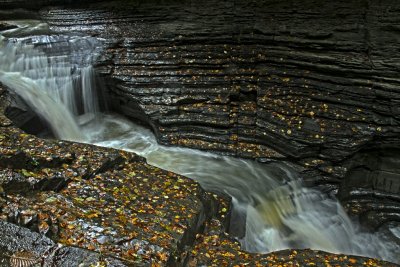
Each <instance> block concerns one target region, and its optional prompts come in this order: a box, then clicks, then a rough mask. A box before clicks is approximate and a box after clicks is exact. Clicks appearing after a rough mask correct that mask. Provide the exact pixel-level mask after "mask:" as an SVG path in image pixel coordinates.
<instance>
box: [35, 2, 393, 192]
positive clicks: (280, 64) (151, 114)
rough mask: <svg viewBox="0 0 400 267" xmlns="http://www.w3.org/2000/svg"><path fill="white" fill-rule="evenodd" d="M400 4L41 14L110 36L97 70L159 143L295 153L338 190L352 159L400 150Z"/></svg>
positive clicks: (64, 28)
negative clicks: (371, 151)
mask: <svg viewBox="0 0 400 267" xmlns="http://www.w3.org/2000/svg"><path fill="white" fill-rule="evenodd" d="M210 7H212V10H211V9H210ZM399 10H400V6H399V3H398V2H397V1H394V0H391V1H385V2H382V1H380V2H376V1H368V0H366V1H344V0H343V1H342V0H340V1H334V2H330V3H323V4H322V5H321V4H320V3H318V2H317V1H315V0H307V1H302V2H301V3H297V2H296V1H289V2H285V3H281V2H277V1H272V0H264V1H247V0H246V1H244V0H243V1H242V0H235V1H213V0H208V1H201V2H198V1H186V2H181V1H166V2H162V3H158V2H157V4H155V2H153V1H129V2H125V1H124V2H120V1H111V2H104V3H97V4H96V5H88V6H86V7H75V8H68V9H66V8H56V7H53V8H48V9H43V10H42V11H41V16H42V18H44V19H46V21H47V22H48V23H49V24H50V27H51V29H52V30H54V31H56V32H61V33H67V32H71V31H74V30H75V31H79V32H84V33H87V34H92V35H96V36H101V37H104V38H105V39H106V43H107V45H108V48H107V49H106V52H105V53H104V54H103V55H102V57H101V58H100V59H99V61H98V64H97V66H98V70H99V71H100V72H101V73H102V74H103V75H104V76H106V77H107V78H110V79H109V81H108V83H109V85H110V86H109V94H108V95H109V100H110V103H111V107H112V108H113V109H114V110H116V111H118V112H120V113H123V114H125V115H127V116H129V117H132V118H135V119H139V120H142V121H143V122H144V123H146V124H148V125H150V126H151V127H152V129H153V130H154V132H155V133H156V135H157V137H158V139H159V141H160V142H161V143H163V144H173V145H181V146H188V147H194V148H200V149H206V150H214V151H218V152H221V153H225V154H230V155H235V156H240V157H248V158H257V159H259V160H265V159H282V158H286V159H289V160H294V161H296V162H297V163H299V164H300V165H302V166H303V167H304V168H305V170H308V171H311V173H309V175H308V177H311V181H310V182H314V183H318V184H324V185H325V187H326V188H328V189H329V188H330V189H329V190H334V191H335V190H337V188H338V187H337V186H338V184H339V183H340V181H338V180H336V181H335V180H334V179H332V177H335V176H336V177H337V179H339V180H340V179H341V178H343V176H344V173H345V171H344V172H343V171H341V170H340V169H336V168H335V167H336V166H337V165H338V164H340V163H341V162H342V161H343V160H345V159H347V158H349V157H351V156H352V155H353V154H354V153H355V152H357V151H358V150H360V149H362V148H365V147H367V146H370V145H375V144H381V145H384V144H387V145H396V146H399V138H398V137H399V136H400V135H399V129H400V128H399V114H400V113H399V108H398V106H399V103H400V93H399V89H398V88H399V86H400V81H399V79H398V77H397V76H398V75H397V74H398V70H399V66H398V63H397V62H398V61H399V58H398V57H399V56H398V55H397V54H398V53H396V51H397V50H398V47H399V45H398V42H397V37H398V31H397V29H396V26H394V25H396V24H397V23H398V18H399V16H398V12H399ZM305 174H308V172H305ZM315 174H317V175H315ZM315 176H326V177H328V176H329V177H330V178H320V179H316V178H315ZM313 177H314V178H313ZM316 180H317V181H316Z"/></svg>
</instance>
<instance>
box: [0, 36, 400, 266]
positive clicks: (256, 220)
mask: <svg viewBox="0 0 400 267" xmlns="http://www.w3.org/2000/svg"><path fill="white" fill-rule="evenodd" d="M0 42H1V41H0ZM77 70H78V71H77ZM93 74H94V73H93V69H92V68H91V67H90V66H85V67H82V68H78V69H77V66H76V65H73V64H71V63H69V61H68V59H66V58H65V57H63V56H52V57H48V56H46V54H45V53H44V52H43V51H42V50H39V49H37V48H35V46H34V45H33V44H25V43H20V42H11V41H2V43H0V82H2V83H4V84H5V85H7V86H8V87H9V88H10V89H11V90H14V91H15V92H16V93H17V94H19V95H20V96H21V97H22V98H23V99H24V100H25V101H26V102H27V103H28V105H30V106H31V107H32V109H34V110H35V112H37V113H38V114H40V116H42V117H43V119H45V120H46V121H47V122H48V123H49V124H50V126H51V128H52V129H53V131H54V132H55V134H56V135H57V137H58V138H61V139H68V140H75V141H85V140H86V142H89V143H94V144H96V145H99V146H106V147H114V148H118V149H123V150H127V151H132V152H135V153H137V154H139V155H142V156H144V157H146V158H147V161H148V162H149V163H150V164H153V165H156V166H158V167H161V168H163V169H167V170H170V171H173V172H176V173H179V174H182V175H185V176H188V177H191V178H193V179H195V180H197V181H198V182H199V183H200V184H201V185H202V186H203V187H204V188H206V189H208V190H212V191H219V192H225V193H227V194H229V195H230V196H232V198H233V203H234V218H235V220H236V221H239V220H241V221H243V222H244V221H245V231H244V233H243V235H241V236H240V241H241V243H242V246H243V248H244V249H246V250H248V251H253V252H268V251H274V250H280V249H285V248H313V249H320V250H325V251H330V252H343V253H347V254H357V255H365V256H369V257H377V258H381V259H385V260H389V261H393V262H400V259H399V255H398V253H397V251H399V248H398V247H396V246H395V245H394V244H391V243H389V242H386V241H385V240H384V238H383V236H381V235H380V234H369V233H363V232H361V231H360V229H359V227H358V225H357V224H356V223H354V222H352V221H351V220H350V219H349V218H348V216H347V215H346V213H345V212H344V210H343V208H342V207H341V205H340V204H339V202H338V201H337V200H335V199H331V198H328V197H327V196H325V195H323V194H322V193H320V192H318V191H316V190H312V189H308V188H305V187H303V186H302V185H301V182H300V178H299V177H297V175H296V173H295V172H294V171H293V170H291V169H290V167H288V166H286V165H285V164H278V163H275V164H261V163H257V162H254V161H248V160H241V159H237V158H232V157H224V156H217V155H215V154H212V153H207V152H201V151H197V150H192V149H186V148H173V147H165V146H161V145H159V144H157V142H156V139H155V137H154V135H153V134H152V133H151V132H150V131H149V130H147V129H145V128H143V127H141V126H138V125H135V124H133V123H132V122H130V121H128V120H126V119H124V118H122V117H120V116H117V115H106V114H99V113H98V111H99V107H98V105H97V100H96V88H94V85H95V83H94V75H93ZM77 99H80V102H82V103H77ZM78 102H79V101H78ZM80 106H83V107H80ZM79 109H82V111H81V113H84V114H89V115H92V114H98V116H97V117H99V116H100V117H101V119H99V120H88V121H86V123H84V124H81V125H80V126H78V124H77V122H78V121H79V119H78V114H79ZM89 117H91V116H89ZM233 228H235V226H234V225H233ZM238 228H240V227H238ZM393 231H397V230H396V229H394V230H393Z"/></svg>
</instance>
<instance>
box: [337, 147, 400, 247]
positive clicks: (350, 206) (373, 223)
mask: <svg viewBox="0 0 400 267" xmlns="http://www.w3.org/2000/svg"><path fill="white" fill-rule="evenodd" d="M348 169H349V172H348V173H347V175H346V177H345V179H344V181H343V183H342V185H341V186H340V190H339V194H338V197H339V199H340V200H341V201H342V203H343V204H344V207H345V208H346V209H347V211H348V212H349V213H350V214H352V215H357V216H359V217H360V222H361V223H362V224H363V225H365V226H366V227H368V228H370V229H372V230H380V229H386V230H387V231H386V232H387V234H389V235H392V237H393V238H394V240H397V242H399V243H400V240H399V239H398V236H397V235H396V234H395V232H393V231H392V230H391V229H395V228H396V227H397V226H399V225H400V224H399V221H400V150H399V149H394V148H379V149H370V150H366V151H362V152H360V153H357V154H356V155H355V156H354V158H353V159H351V160H350V161H349V167H348Z"/></svg>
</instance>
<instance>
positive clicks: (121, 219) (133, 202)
mask: <svg viewBox="0 0 400 267" xmlns="http://www.w3.org/2000/svg"><path fill="white" fill-rule="evenodd" d="M0 95H1V98H0V100H1V101H0V107H1V109H2V111H4V107H5V106H6V105H7V104H8V103H9V101H8V97H7V93H6V92H5V91H4V90H1V94H0ZM0 125H1V127H0V156H1V157H2V159H4V160H5V162H6V163H3V162H4V160H2V161H1V162H2V165H1V166H0V189H1V190H0V193H1V195H0V219H1V220H0V264H1V266H9V262H10V261H12V260H21V257H22V258H23V260H25V261H28V260H29V261H30V262H35V263H37V264H42V266H204V265H207V266H245V265H253V264H256V265H255V266H276V264H282V265H283V266H314V265H317V266H319V265H321V266H326V264H328V265H329V264H335V265H336V266H360V265H363V266H395V265H394V264H391V263H387V262H382V261H376V260H373V259H368V258H364V257H355V256H354V257H353V256H346V255H336V254H331V253H325V252H320V251H311V250H298V251H297V250H287V251H282V252H277V253H269V254H264V255H261V254H250V253H247V252H244V251H241V250H240V246H239V244H238V243H237V242H236V241H234V240H233V239H232V237H229V235H228V234H227V233H226V231H228V230H229V228H230V205H231V204H230V199H229V198H227V197H225V196H218V195H215V194H211V193H207V192H205V191H204V190H203V189H202V188H201V187H200V186H199V185H198V184H197V183H196V182H194V181H192V180H190V179H188V178H185V177H182V176H179V175H177V174H174V173H171V172H167V171H164V170H161V169H159V168H156V167H153V166H151V165H148V164H146V162H145V160H144V159H143V158H142V157H140V156H137V155H135V154H132V153H128V152H123V151H117V150H114V149H109V148H101V147H96V146H92V145H87V144H79V143H71V142H66V141H57V140H43V139H39V138H37V137H35V136H32V135H29V134H26V133H24V132H22V131H21V130H19V129H18V128H15V127H14V126H13V125H12V123H11V121H10V120H9V119H8V118H6V117H5V116H4V115H3V114H2V113H1V112H0ZM257 264H258V265H257ZM293 264H294V265H293ZM323 264H324V265H323Z"/></svg>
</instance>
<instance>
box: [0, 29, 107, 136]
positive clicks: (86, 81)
mask: <svg viewBox="0 0 400 267" xmlns="http://www.w3.org/2000/svg"><path fill="white" fill-rule="evenodd" d="M30 23H32V22H30ZM21 24H22V23H21ZM22 25H24V27H26V26H25V24H22ZM40 25H42V23H40ZM42 27H43V26H42ZM24 29H25V28H24ZM25 30H26V29H25ZM45 39H47V37H45ZM29 41H30V42H32V40H29V39H22V40H20V39H16V38H15V39H10V40H8V41H6V40H5V39H4V37H3V38H2V40H0V82H1V83H3V84H4V85H6V86H7V87H8V88H10V89H11V90H13V91H14V92H15V93H16V94H18V95H19V96H20V97H21V98H22V99H23V100H24V101H25V102H26V103H27V104H28V105H29V106H30V107H31V108H32V109H33V110H34V111H35V112H36V113H37V114H38V115H39V116H40V117H41V118H42V119H44V120H45V121H46V122H47V123H48V125H49V126H50V128H51V129H52V131H53V133H54V134H55V136H56V137H57V138H59V139H64V140H73V141H85V140H87V139H86V137H85V136H84V135H83V134H82V133H81V131H80V129H79V126H78V123H79V122H80V123H83V122H85V123H86V122H87V121H89V120H91V119H93V118H94V117H95V114H97V113H98V112H99V106H98V101H97V95H96V90H95V89H94V73H93V68H92V66H91V65H89V64H86V65H83V66H80V65H78V64H76V63H75V64H73V63H71V62H70V61H69V55H65V54H63V53H60V54H53V55H51V56H48V55H46V53H45V52H43V51H42V50H41V49H39V48H36V47H35V45H34V44H32V43H29ZM47 46H48V47H46V48H47V49H49V47H50V48H51V43H48V44H47ZM70 52H71V53H72V52H73V51H70ZM53 53H54V52H53ZM78 100H79V101H78Z"/></svg>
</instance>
